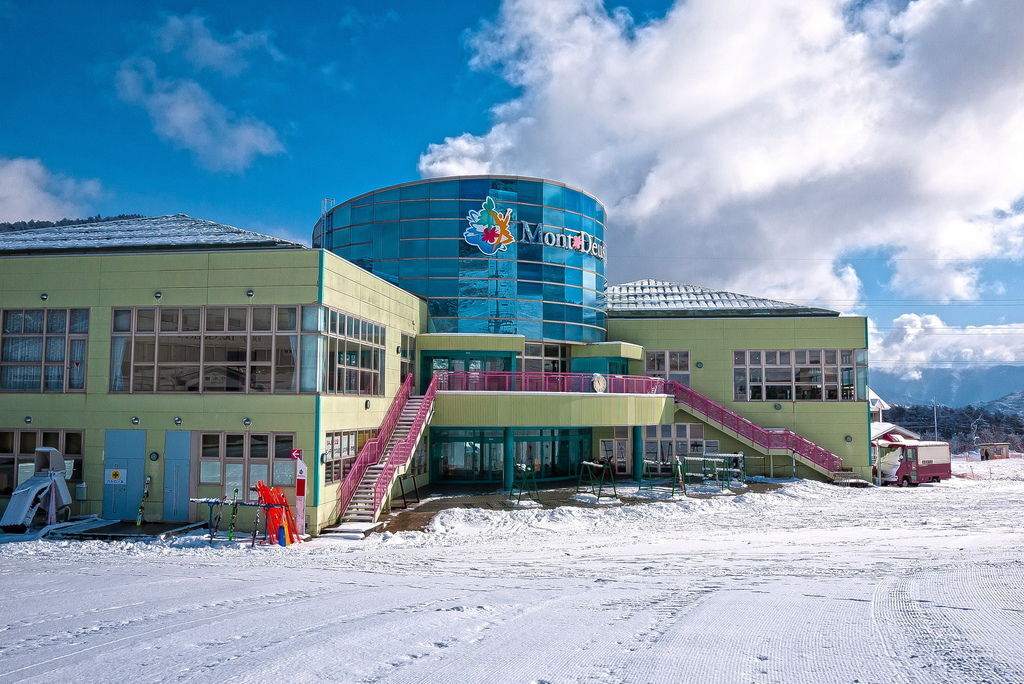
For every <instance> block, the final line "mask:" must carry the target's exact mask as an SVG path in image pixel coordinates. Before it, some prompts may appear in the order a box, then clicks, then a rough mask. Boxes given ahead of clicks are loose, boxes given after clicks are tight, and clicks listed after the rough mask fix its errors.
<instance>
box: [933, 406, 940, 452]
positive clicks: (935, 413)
mask: <svg viewBox="0 0 1024 684" xmlns="http://www.w3.org/2000/svg"><path fill="white" fill-rule="evenodd" d="M932 428H933V430H934V432H935V441H936V442H938V441H939V409H938V406H937V405H936V403H935V400H934V399H932Z"/></svg>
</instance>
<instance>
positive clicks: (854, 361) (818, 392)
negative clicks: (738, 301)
mask: <svg viewBox="0 0 1024 684" xmlns="http://www.w3.org/2000/svg"><path fill="white" fill-rule="evenodd" d="M866 397H867V352H866V351H865V350H862V349H857V350H853V349H792V350H790V349H786V350H738V351H734V352H733V399H734V400H735V401H856V400H864V399H866Z"/></svg>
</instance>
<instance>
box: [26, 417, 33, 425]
mask: <svg viewBox="0 0 1024 684" xmlns="http://www.w3.org/2000/svg"><path fill="white" fill-rule="evenodd" d="M31 424H32V416H25V425H31Z"/></svg>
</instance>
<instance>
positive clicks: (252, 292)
mask: <svg viewBox="0 0 1024 684" xmlns="http://www.w3.org/2000/svg"><path fill="white" fill-rule="evenodd" d="M245 296H246V297H255V296H256V292H255V290H251V289H249V290H246V291H245Z"/></svg>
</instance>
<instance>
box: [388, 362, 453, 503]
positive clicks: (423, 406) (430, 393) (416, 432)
mask: <svg viewBox="0 0 1024 684" xmlns="http://www.w3.org/2000/svg"><path fill="white" fill-rule="evenodd" d="M438 384H439V383H438V374H436V373H435V374H434V377H432V378H431V379H430V384H429V385H428V386H427V391H426V392H424V393H423V401H422V403H420V407H419V410H417V411H416V416H415V417H414V418H413V421H412V424H411V425H410V426H409V432H408V433H407V434H406V436H405V438H404V439H403V440H402V441H400V442H398V443H397V444H395V446H394V447H393V448H392V449H391V453H389V454H388V459H387V463H386V464H385V466H384V469H383V470H381V473H380V475H379V476H378V477H377V482H376V483H374V486H373V513H374V518H376V517H377V512H378V511H379V510H380V507H381V506H382V505H383V504H384V498H385V497H386V496H387V493H388V490H390V489H391V484H392V479H393V478H394V475H395V472H396V471H397V470H398V469H399V468H400V467H402V466H403V465H405V464H406V463H408V462H409V459H410V458H412V453H413V448H414V447H415V446H416V442H417V441H419V438H420V434H421V432H422V431H423V428H424V426H425V425H426V422H427V417H428V416H429V415H430V410H431V408H432V407H433V405H434V397H435V395H436V394H437V387H438Z"/></svg>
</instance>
